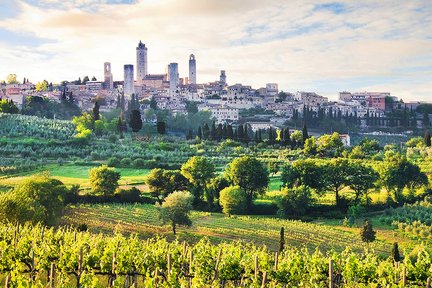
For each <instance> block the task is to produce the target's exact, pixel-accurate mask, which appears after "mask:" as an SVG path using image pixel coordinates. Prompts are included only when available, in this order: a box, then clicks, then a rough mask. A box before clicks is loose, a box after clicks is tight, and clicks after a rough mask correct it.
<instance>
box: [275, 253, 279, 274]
mask: <svg viewBox="0 0 432 288" xmlns="http://www.w3.org/2000/svg"><path fill="white" fill-rule="evenodd" d="M274 261H275V263H274V270H275V271H277V269H278V261H279V253H278V252H277V251H276V252H275V260H274Z"/></svg>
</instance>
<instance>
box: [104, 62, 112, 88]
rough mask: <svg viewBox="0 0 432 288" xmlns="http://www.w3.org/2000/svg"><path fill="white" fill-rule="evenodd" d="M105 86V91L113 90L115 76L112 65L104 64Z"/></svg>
mask: <svg viewBox="0 0 432 288" xmlns="http://www.w3.org/2000/svg"><path fill="white" fill-rule="evenodd" d="M104 86H105V89H110V90H111V89H113V76H112V73H111V63H110V62H105V63H104Z"/></svg>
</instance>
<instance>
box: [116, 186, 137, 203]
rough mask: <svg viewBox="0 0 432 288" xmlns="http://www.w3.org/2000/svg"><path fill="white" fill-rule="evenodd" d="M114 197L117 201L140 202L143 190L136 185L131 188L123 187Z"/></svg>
mask: <svg viewBox="0 0 432 288" xmlns="http://www.w3.org/2000/svg"><path fill="white" fill-rule="evenodd" d="M114 197H115V199H116V200H117V201H116V202H121V203H139V202H141V191H140V190H139V189H138V188H136V187H132V188H131V189H129V190H124V189H121V190H119V191H117V192H116V193H115V194H114Z"/></svg>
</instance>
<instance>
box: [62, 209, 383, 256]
mask: <svg viewBox="0 0 432 288" xmlns="http://www.w3.org/2000/svg"><path fill="white" fill-rule="evenodd" d="M83 223H85V224H87V225H88V226H89V229H90V231H92V232H95V233H98V232H106V233H112V231H121V232H125V233H137V234H138V235H139V236H140V237H142V238H148V237H151V236H153V235H154V234H155V233H157V234H158V235H161V236H165V237H168V238H169V239H173V238H174V236H173V233H172V231H171V228H170V226H168V225H163V224H162V223H161V221H160V220H159V219H158V211H157V207H155V206H154V205H150V204H127V205H126V204H125V205H122V204H97V205H85V204H81V205H76V206H69V207H68V208H67V211H66V215H65V216H64V217H63V218H62V224H66V225H68V224H70V225H79V224H83ZM192 223H193V224H192V227H189V228H186V227H182V228H179V229H178V237H179V239H181V240H187V241H189V242H195V241H196V240H198V239H200V238H201V237H202V236H207V237H209V238H210V239H211V240H212V241H214V242H216V243H218V242H221V241H231V240H238V239H242V240H245V241H250V242H253V243H255V244H258V245H266V246H268V247H269V248H270V249H273V250H276V249H277V247H278V245H279V244H278V243H279V232H280V228H281V227H284V229H285V235H286V236H285V237H286V243H287V245H291V246H297V247H299V246H300V247H301V246H306V247H308V248H310V249H315V248H320V249H321V250H324V251H327V250H329V249H332V248H333V249H335V250H337V251H341V250H343V249H345V247H346V246H351V247H353V249H354V250H357V251H362V250H363V249H364V248H365V244H364V243H363V242H362V241H361V239H360V236H359V235H358V231H357V230H355V229H351V230H347V229H344V228H342V227H335V226H330V225H321V224H314V223H305V222H301V221H292V220H283V219H278V218H270V217H265V216H235V217H233V216H232V217H227V216H225V215H223V214H221V213H208V212H192ZM371 247H373V248H374V249H375V250H376V252H378V253H381V254H384V255H387V254H388V253H389V251H390V250H391V246H390V244H389V243H386V242H384V241H380V240H379V241H376V242H375V243H373V244H372V246H371Z"/></svg>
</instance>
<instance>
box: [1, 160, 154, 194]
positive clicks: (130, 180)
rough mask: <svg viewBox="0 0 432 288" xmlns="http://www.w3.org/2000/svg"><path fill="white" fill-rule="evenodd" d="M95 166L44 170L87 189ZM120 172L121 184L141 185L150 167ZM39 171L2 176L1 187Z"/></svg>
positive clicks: (68, 183) (118, 169)
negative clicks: (90, 173)
mask: <svg viewBox="0 0 432 288" xmlns="http://www.w3.org/2000/svg"><path fill="white" fill-rule="evenodd" d="M94 167H95V166H79V165H73V164H65V165H57V164H50V165H47V166H45V167H44V168H43V169H42V170H40V171H39V172H42V171H48V172H49V173H50V174H51V176H53V177H54V178H56V179H58V180H60V181H62V182H63V183H64V184H65V185H67V186H70V185H80V187H81V188H83V189H86V188H89V187H90V181H89V170H90V169H91V168H94ZM116 171H118V172H120V174H121V179H120V181H119V184H120V186H122V187H126V186H140V185H143V184H144V177H145V176H146V175H147V174H148V173H149V172H150V170H149V169H132V168H116ZM34 173H37V172H27V173H22V174H19V175H14V176H4V177H1V178H0V189H2V188H3V190H5V189H9V188H11V187H14V186H15V185H16V184H18V183H19V182H20V181H22V180H24V179H25V178H26V177H27V176H29V175H31V174H34Z"/></svg>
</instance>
